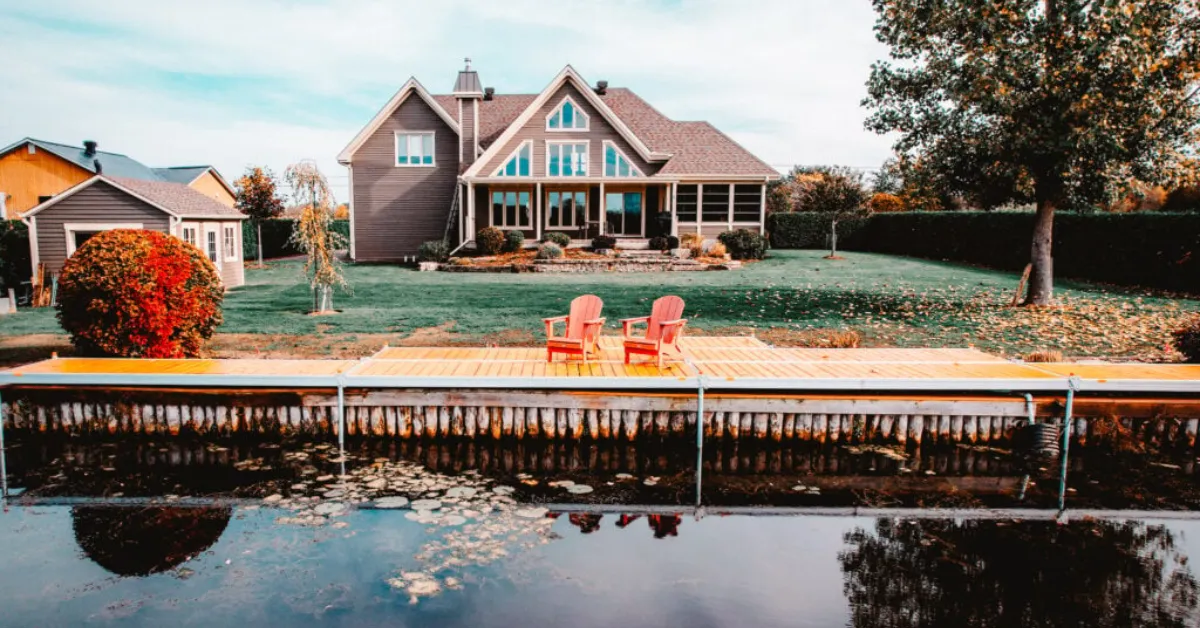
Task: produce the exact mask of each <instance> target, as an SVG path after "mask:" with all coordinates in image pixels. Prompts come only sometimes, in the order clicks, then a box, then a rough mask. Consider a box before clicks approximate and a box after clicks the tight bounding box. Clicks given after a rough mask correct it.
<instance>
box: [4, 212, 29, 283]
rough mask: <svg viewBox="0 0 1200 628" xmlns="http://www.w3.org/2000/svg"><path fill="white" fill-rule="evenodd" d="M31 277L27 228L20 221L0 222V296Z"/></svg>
mask: <svg viewBox="0 0 1200 628" xmlns="http://www.w3.org/2000/svg"><path fill="white" fill-rule="evenodd" d="M32 276H33V266H32V261H31V260H30V259H29V227H27V226H26V225H25V223H23V222H21V221H20V220H0V290H2V291H3V292H0V296H6V295H7V293H8V289H9V288H12V289H14V290H15V289H17V287H18V286H20V285H21V282H22V281H29V278H30V277H32Z"/></svg>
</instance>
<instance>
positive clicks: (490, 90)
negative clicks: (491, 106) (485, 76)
mask: <svg viewBox="0 0 1200 628" xmlns="http://www.w3.org/2000/svg"><path fill="white" fill-rule="evenodd" d="M495 96H496V88H495V87H485V88H483V99H484V100H491V99H492V98H494V97H495Z"/></svg>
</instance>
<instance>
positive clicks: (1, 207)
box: [0, 190, 8, 220]
mask: <svg viewBox="0 0 1200 628" xmlns="http://www.w3.org/2000/svg"><path fill="white" fill-rule="evenodd" d="M6 216H8V194H7V193H5V192H4V191H3V190H0V220H2V219H4V218H5V217H6Z"/></svg>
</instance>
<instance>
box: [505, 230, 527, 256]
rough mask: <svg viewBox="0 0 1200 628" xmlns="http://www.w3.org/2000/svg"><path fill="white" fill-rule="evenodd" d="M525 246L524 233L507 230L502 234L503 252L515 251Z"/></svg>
mask: <svg viewBox="0 0 1200 628" xmlns="http://www.w3.org/2000/svg"><path fill="white" fill-rule="evenodd" d="M523 248H525V234H524V233H523V232H521V231H509V232H508V233H507V234H505V236H504V252H505V253H516V252H518V251H520V250H521V249H523Z"/></svg>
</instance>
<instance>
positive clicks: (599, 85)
mask: <svg viewBox="0 0 1200 628" xmlns="http://www.w3.org/2000/svg"><path fill="white" fill-rule="evenodd" d="M596 93H597V94H599V95H601V96H603V95H605V94H607V93H608V81H596Z"/></svg>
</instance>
